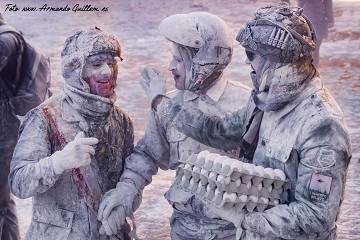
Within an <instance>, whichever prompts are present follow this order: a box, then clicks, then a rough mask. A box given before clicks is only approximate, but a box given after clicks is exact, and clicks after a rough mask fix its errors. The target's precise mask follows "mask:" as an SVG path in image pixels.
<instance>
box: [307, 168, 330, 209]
mask: <svg viewBox="0 0 360 240" xmlns="http://www.w3.org/2000/svg"><path fill="white" fill-rule="evenodd" d="M331 182H332V177H329V176H325V175H322V174H320V173H319V172H316V173H313V174H312V175H311V180H310V185H309V197H310V199H311V200H312V201H315V202H327V201H328V199H329V195H330V189H331Z"/></svg>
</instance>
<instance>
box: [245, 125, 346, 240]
mask: <svg viewBox="0 0 360 240" xmlns="http://www.w3.org/2000/svg"><path fill="white" fill-rule="evenodd" d="M320 120H321V121H318V122H317V123H316V124H314V125H313V126H312V127H310V128H309V130H308V131H307V132H304V134H303V144H302V147H301V149H300V153H299V154H300V155H299V157H300V162H299V166H298V170H297V175H298V179H297V182H296V183H295V184H296V185H295V200H294V201H293V202H291V203H290V204H280V205H277V206H275V207H273V208H271V209H269V210H266V211H264V212H262V213H255V212H254V213H248V214H246V215H245V219H244V221H243V223H242V227H243V228H244V229H245V232H247V235H250V236H251V233H252V234H253V233H255V234H258V235H260V236H263V237H268V238H269V239H272V238H271V237H273V238H275V237H280V238H283V239H299V238H300V237H301V235H304V236H310V238H311V239H328V237H329V234H330V231H331V230H332V229H334V227H335V221H336V218H337V215H338V213H339V208H340V204H341V202H342V201H343V196H344V188H345V180H346V173H347V167H348V164H349V161H350V155H351V150H350V142H349V138H348V135H347V133H346V132H345V131H344V128H342V127H341V126H340V125H339V123H337V122H335V121H334V120H332V119H324V118H322V119H320ZM316 176H320V178H317V177H316ZM316 179H317V180H319V179H322V180H321V181H320V182H322V183H321V184H322V185H319V183H316V181H315V180H316ZM319 186H320V187H319Z"/></svg>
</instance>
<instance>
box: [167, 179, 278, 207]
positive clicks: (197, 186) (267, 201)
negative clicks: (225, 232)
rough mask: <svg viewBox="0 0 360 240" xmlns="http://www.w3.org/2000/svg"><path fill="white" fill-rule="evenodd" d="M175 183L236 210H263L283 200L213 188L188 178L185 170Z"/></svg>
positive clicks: (200, 196)
mask: <svg viewBox="0 0 360 240" xmlns="http://www.w3.org/2000/svg"><path fill="white" fill-rule="evenodd" d="M173 184H175V185H177V186H179V187H180V188H182V189H183V190H184V191H187V192H190V193H192V194H194V195H196V196H198V197H199V198H200V199H202V200H203V201H204V202H207V203H209V204H212V205H214V206H216V207H218V208H225V209H229V208H235V209H236V211H240V210H242V209H246V210H247V211H248V212H253V211H258V212H262V211H264V210H265V209H267V208H269V207H272V206H276V205H278V204H280V203H281V200H280V199H277V198H265V197H257V196H253V195H244V194H238V193H235V192H224V191H221V190H219V189H218V188H214V189H212V188H210V187H209V185H202V184H201V182H200V181H198V182H196V180H194V179H193V178H190V179H188V178H186V177H185V175H184V173H183V172H179V173H178V176H177V177H176V178H175V180H174V182H173Z"/></svg>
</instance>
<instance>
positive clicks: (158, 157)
mask: <svg viewBox="0 0 360 240" xmlns="http://www.w3.org/2000/svg"><path fill="white" fill-rule="evenodd" d="M167 96H168V97H169V98H171V99H173V101H174V102H176V103H179V104H181V105H184V106H186V107H194V108H199V109H201V110H202V111H204V112H206V113H208V114H225V113H229V112H235V111H236V110H238V109H239V108H241V107H242V106H244V104H245V103H246V101H247V100H248V98H249V96H250V88H248V87H246V86H244V85H242V84H240V83H239V82H233V81H226V79H225V78H222V79H221V81H220V82H217V83H216V85H215V86H213V87H212V88H211V89H210V90H209V91H208V92H207V94H206V95H203V96H199V95H196V94H194V93H192V92H190V91H178V90H175V91H173V92H170V93H168V94H167ZM203 150H209V151H211V152H218V153H221V154H223V155H228V156H231V157H235V155H237V154H238V148H237V147H234V148H232V149H229V150H228V151H221V150H217V149H214V148H210V147H208V146H206V145H204V144H201V143H199V142H197V141H195V140H194V139H191V138H189V137H187V136H186V135H184V134H183V133H181V132H179V131H177V130H176V129H175V128H174V127H172V126H171V125H170V122H168V121H167V119H165V118H162V117H161V116H158V115H157V113H156V112H155V111H152V112H151V115H150V117H149V121H148V126H147V129H146V132H145V134H144V136H143V137H142V138H141V139H140V140H139V142H138V143H137V145H136V147H135V149H134V153H133V154H132V155H131V157H130V158H129V159H127V161H126V165H125V168H126V169H125V171H124V174H123V176H122V178H131V179H133V180H134V181H135V182H136V184H137V186H138V187H139V188H140V187H143V186H145V185H147V184H149V183H150V182H151V177H152V175H154V174H156V173H157V170H158V168H159V167H160V168H161V169H163V170H168V169H172V170H176V169H177V167H178V165H179V159H180V157H181V156H182V155H184V154H185V155H187V156H188V155H190V154H192V153H199V152H200V151H203ZM165 197H166V198H167V199H168V201H169V202H170V203H171V204H172V205H173V206H174V205H176V207H175V206H174V207H175V209H177V210H174V211H175V212H174V214H173V219H172V223H171V226H172V227H174V224H180V225H181V226H182V229H173V230H175V231H176V232H179V231H180V232H184V229H186V230H185V231H188V234H189V235H188V236H187V237H188V238H189V239H205V238H204V232H205V233H206V232H207V231H208V232H209V234H210V235H212V233H211V231H212V230H214V229H219V228H221V229H227V230H230V231H231V233H232V232H234V226H230V227H229V225H231V224H229V222H227V221H223V220H213V221H212V220H211V219H210V220H209V219H207V220H204V218H205V219H206V217H205V216H204V213H203V212H201V209H204V208H203V207H201V206H198V205H202V202H201V201H199V200H197V199H196V198H194V197H193V195H192V194H190V193H187V192H184V191H183V190H181V189H179V188H176V187H174V186H172V187H171V188H170V190H169V191H168V192H167V193H166V195H165ZM188 203H190V204H188ZM184 205H188V206H190V205H192V207H189V208H185V207H184ZM179 209H181V210H179ZM199 219H203V220H204V221H207V223H206V224H204V223H200V222H199ZM191 229H196V230H194V231H193V230H191ZM206 229H208V230H206ZM209 229H210V230H209ZM192 231H193V232H192ZM196 236H199V237H200V238H197V237H196Z"/></svg>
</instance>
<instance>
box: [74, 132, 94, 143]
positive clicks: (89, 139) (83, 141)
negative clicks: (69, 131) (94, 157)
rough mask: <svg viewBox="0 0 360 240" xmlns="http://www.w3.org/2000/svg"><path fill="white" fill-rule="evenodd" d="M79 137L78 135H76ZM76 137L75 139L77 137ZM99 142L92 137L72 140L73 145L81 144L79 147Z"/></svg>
mask: <svg viewBox="0 0 360 240" xmlns="http://www.w3.org/2000/svg"><path fill="white" fill-rule="evenodd" d="M78 135H79V134H78ZM78 135H76V137H77V136H78ZM98 142H99V140H98V139H97V138H94V137H85V138H78V139H74V141H73V144H81V145H95V144H97V143H98Z"/></svg>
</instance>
